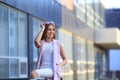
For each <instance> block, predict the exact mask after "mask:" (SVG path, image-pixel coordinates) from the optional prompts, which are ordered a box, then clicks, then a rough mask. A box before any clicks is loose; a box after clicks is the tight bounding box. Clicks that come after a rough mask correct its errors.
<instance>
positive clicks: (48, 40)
mask: <svg viewBox="0 0 120 80" xmlns="http://www.w3.org/2000/svg"><path fill="white" fill-rule="evenodd" d="M52 40H53V39H51V38H46V39H45V42H48V43H49V42H51V41H52Z"/></svg>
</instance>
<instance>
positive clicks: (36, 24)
mask: <svg viewBox="0 0 120 80" xmlns="http://www.w3.org/2000/svg"><path fill="white" fill-rule="evenodd" d="M40 24H41V21H40V20H39V19H37V18H33V41H34V39H35V37H36V36H37V34H38V33H39V31H40V30H41V27H40ZM37 58H38V49H37V48H36V46H35V45H34V42H33V62H34V69H35V68H36V62H37Z"/></svg>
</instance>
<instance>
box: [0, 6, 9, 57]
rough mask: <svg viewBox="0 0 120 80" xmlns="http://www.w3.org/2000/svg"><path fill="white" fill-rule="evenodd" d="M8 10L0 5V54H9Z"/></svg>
mask: <svg viewBox="0 0 120 80" xmlns="http://www.w3.org/2000/svg"><path fill="white" fill-rule="evenodd" d="M8 32H9V31H8V11H7V8H6V7H4V6H2V5H0V56H8V46H7V45H8Z"/></svg>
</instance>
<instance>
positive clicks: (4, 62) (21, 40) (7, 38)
mask: <svg viewBox="0 0 120 80" xmlns="http://www.w3.org/2000/svg"><path fill="white" fill-rule="evenodd" d="M27 36H28V29H27V15H26V14H25V13H23V12H21V11H18V10H16V9H13V8H11V7H9V6H6V5H3V4H1V3H0V37H1V39H0V51H1V52H0V69H1V70H0V78H18V77H22V76H21V75H23V74H24V77H27V74H28V73H27V71H28V70H27V69H28V68H26V67H27V54H28V37H27ZM21 60H22V62H23V63H24V64H23V63H21ZM23 66H24V67H23ZM6 69H7V70H6Z"/></svg>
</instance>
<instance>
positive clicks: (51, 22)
mask: <svg viewBox="0 0 120 80" xmlns="http://www.w3.org/2000/svg"><path fill="white" fill-rule="evenodd" d="M46 24H53V25H55V24H54V22H53V21H50V22H46Z"/></svg>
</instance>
